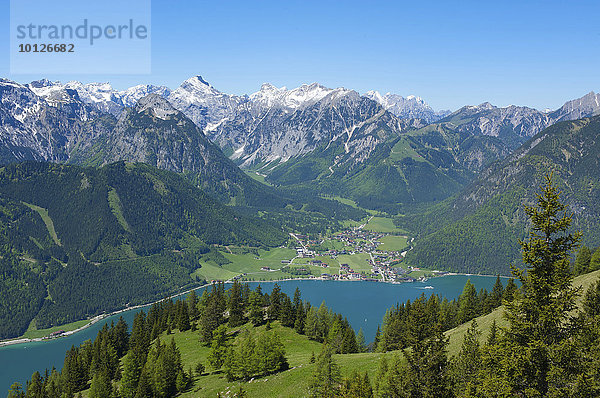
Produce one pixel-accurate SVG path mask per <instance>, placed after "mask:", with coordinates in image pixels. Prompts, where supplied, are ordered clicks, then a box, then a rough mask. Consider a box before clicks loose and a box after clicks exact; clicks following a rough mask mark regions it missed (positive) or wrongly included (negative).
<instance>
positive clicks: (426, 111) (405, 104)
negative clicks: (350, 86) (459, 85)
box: [365, 91, 451, 123]
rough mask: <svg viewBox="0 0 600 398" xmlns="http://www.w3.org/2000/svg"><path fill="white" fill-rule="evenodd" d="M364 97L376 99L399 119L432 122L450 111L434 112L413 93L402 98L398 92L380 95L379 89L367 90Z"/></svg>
mask: <svg viewBox="0 0 600 398" xmlns="http://www.w3.org/2000/svg"><path fill="white" fill-rule="evenodd" d="M365 97H367V98H370V99H372V100H373V101H376V102H377V103H379V104H380V105H381V106H383V107H384V108H385V109H386V110H388V111H390V112H391V113H393V114H394V115H396V116H398V117H399V118H401V119H423V120H424V121H426V122H427V123H432V122H435V121H437V120H439V119H441V118H443V117H445V116H448V115H449V114H450V113H451V112H450V111H447V110H443V111H438V112H436V111H434V110H433V109H432V108H431V107H430V106H429V104H427V103H426V102H425V101H424V100H423V99H422V98H421V97H416V96H414V95H409V96H408V97H406V98H404V97H402V96H400V95H398V94H392V93H387V94H385V95H381V94H380V93H379V91H367V92H366V93H365Z"/></svg>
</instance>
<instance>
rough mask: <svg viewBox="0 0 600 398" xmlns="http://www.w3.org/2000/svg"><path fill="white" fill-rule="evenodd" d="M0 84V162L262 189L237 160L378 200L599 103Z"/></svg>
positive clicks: (238, 191) (449, 183)
mask: <svg viewBox="0 0 600 398" xmlns="http://www.w3.org/2000/svg"><path fill="white" fill-rule="evenodd" d="M0 93H1V103H0V118H1V119H0V122H1V123H0V129H1V131H2V132H3V134H2V137H1V138H0V161H1V162H2V163H7V162H11V161H15V160H26V159H32V160H47V161H58V162H70V163H77V164H91V165H101V164H105V163H109V162H112V161H115V160H129V161H144V162H147V163H150V164H153V165H155V166H156V167H159V168H164V169H167V170H172V171H177V172H183V173H192V174H194V175H195V176H197V177H198V181H199V183H200V185H202V186H204V187H205V188H206V189H208V190H209V191H211V190H212V191H213V193H215V194H217V195H220V196H221V197H223V198H224V197H229V198H231V197H236V196H237V197H238V198H240V200H241V203H248V200H247V199H243V198H244V196H248V197H258V198H260V197H261V195H259V194H257V192H258V191H260V190H261V189H262V188H257V185H256V183H255V182H254V181H250V179H249V178H246V177H245V176H243V174H242V173H241V172H240V171H239V170H238V169H237V167H235V166H234V165H233V163H235V164H237V165H238V166H239V167H241V168H242V169H247V170H252V171H254V172H258V173H260V174H261V175H264V176H265V179H266V181H268V182H270V183H271V184H273V185H275V186H280V187H287V188H289V189H293V190H303V191H307V190H308V191H310V192H313V193H316V194H326V195H341V196H345V197H349V198H351V199H354V200H356V201H357V202H359V203H360V204H361V205H363V206H366V207H370V208H379V209H387V210H392V209H397V206H398V205H404V204H410V203H421V202H435V201H439V200H443V199H445V198H447V197H449V196H451V195H453V194H455V193H457V192H459V191H460V189H462V188H463V187H465V186H466V185H467V184H468V183H469V182H470V181H472V180H473V178H475V176H476V175H477V173H479V172H481V171H482V170H484V169H485V168H486V167H487V166H489V165H490V164H492V163H493V162H496V161H499V160H502V159H504V158H505V157H506V156H508V155H509V154H510V153H512V151H514V150H515V149H516V148H518V147H519V145H521V144H522V143H524V142H525V141H527V140H528V139H529V138H530V137H533V136H534V135H536V134H537V133H539V132H540V131H542V130H543V129H544V128H546V127H548V126H551V125H553V124H554V123H556V122H558V121H564V120H571V119H577V118H581V117H587V116H593V115H595V114H598V113H600V95H598V94H595V93H593V92H592V93H589V94H587V95H586V96H584V97H582V98H580V99H577V100H573V101H569V102H567V103H566V104H565V105H564V106H562V107H561V108H559V109H557V110H555V111H552V112H542V111H538V110H536V109H533V108H528V107H519V106H509V107H503V108H499V107H495V106H493V105H491V104H489V103H483V104H481V105H478V106H465V107H463V108H461V109H459V110H457V111H455V112H452V113H449V112H448V111H440V112H436V111H434V110H433V109H432V108H431V107H430V106H429V105H428V104H427V103H426V102H425V101H423V100H422V99H421V98H419V97H415V96H408V97H406V98H404V97H401V96H399V95H395V94H390V93H388V94H385V95H381V94H380V93H378V92H376V91H369V92H367V93H366V94H365V95H360V94H359V93H358V92H356V91H353V90H348V89H345V88H337V89H330V88H327V87H324V86H322V85H319V84H317V83H313V84H310V85H302V86H300V87H298V88H295V89H291V90H288V89H286V88H285V87H283V88H277V87H274V86H273V85H270V84H263V86H262V87H261V89H260V90H259V91H258V92H256V93H254V94H251V95H244V96H236V95H229V94H225V93H222V92H220V91H218V90H217V89H215V88H214V87H212V86H211V85H210V84H209V83H208V82H206V81H205V80H204V79H203V78H202V77H200V76H195V77H192V78H190V79H188V80H186V81H185V82H183V83H182V84H181V86H180V87H178V88H177V89H175V90H170V89H168V88H166V87H164V86H153V85H140V86H135V87H132V88H129V89H127V90H124V91H117V90H114V89H112V88H111V86H110V85H109V84H107V83H103V84H98V83H91V84H81V83H79V82H69V83H66V84H61V83H58V82H50V81H48V80H40V81H36V82H32V83H30V84H27V85H21V84H17V83H15V82H11V81H8V80H2V81H0ZM161 115H162V116H161ZM189 121H191V122H193V123H191V122H189ZM209 141H211V142H212V143H214V144H216V145H217V146H218V147H219V148H220V151H219V150H218V149H217V148H216V147H215V146H214V145H213V144H211V142H209ZM221 152H222V154H224V155H225V156H222V154H221ZM226 157H229V159H230V160H231V161H232V162H233V163H231V162H230V160H229V159H226ZM245 191H252V192H254V193H251V194H244V192H245Z"/></svg>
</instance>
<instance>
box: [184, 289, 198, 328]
mask: <svg viewBox="0 0 600 398" xmlns="http://www.w3.org/2000/svg"><path fill="white" fill-rule="evenodd" d="M186 301H187V305H188V313H189V315H190V321H195V320H197V319H198V295H197V294H196V291H195V290H192V291H191V292H190V294H189V295H188V296H187V299H186Z"/></svg>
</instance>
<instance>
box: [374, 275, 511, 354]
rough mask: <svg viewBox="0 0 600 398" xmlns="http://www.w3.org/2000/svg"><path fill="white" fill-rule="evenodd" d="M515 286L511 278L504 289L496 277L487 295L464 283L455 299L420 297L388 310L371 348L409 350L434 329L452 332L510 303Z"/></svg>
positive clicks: (429, 335) (468, 283) (434, 330)
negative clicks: (461, 325)
mask: <svg viewBox="0 0 600 398" xmlns="http://www.w3.org/2000/svg"><path fill="white" fill-rule="evenodd" d="M517 290H518V288H517V285H516V284H515V282H514V280H513V279H512V278H511V279H509V280H508V283H507V285H506V288H505V287H504V286H503V285H502V282H501V281H500V277H499V276H498V277H496V282H495V284H494V286H493V288H492V291H491V292H488V291H487V289H481V290H480V291H479V292H477V290H476V289H475V286H474V285H473V284H472V283H471V281H470V280H467V283H466V284H465V286H464V288H463V291H462V293H461V295H460V296H459V297H458V299H455V300H451V301H448V299H447V298H442V297H439V296H438V295H436V294H432V295H431V296H429V298H427V297H426V296H425V294H421V296H419V297H418V298H417V299H415V300H414V301H412V302H411V301H410V300H408V301H407V302H406V303H404V304H399V305H396V306H395V307H393V308H391V309H389V310H388V311H387V312H386V314H385V316H384V317H383V328H382V330H381V331H379V330H378V332H377V335H376V337H375V342H374V348H375V349H376V350H377V351H380V352H386V351H392V350H399V349H403V348H407V347H410V346H412V345H413V344H414V342H415V341H419V340H424V339H426V338H429V337H432V336H433V335H434V334H435V333H436V330H437V329H440V330H442V331H445V330H449V329H452V328H454V327H456V326H458V325H460V324H462V323H466V322H468V321H470V320H471V319H473V318H476V317H478V316H480V315H485V314H489V313H490V312H491V311H492V310H493V309H495V308H497V307H499V306H500V305H502V303H503V302H504V303H506V302H509V301H512V299H513V298H514V296H515V294H516V293H517Z"/></svg>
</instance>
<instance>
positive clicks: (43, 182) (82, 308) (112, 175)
mask: <svg viewBox="0 0 600 398" xmlns="http://www.w3.org/2000/svg"><path fill="white" fill-rule="evenodd" d="M44 218H45V219H44ZM0 221H1V223H0V245H1V246H0V247H1V248H2V249H1V250H2V253H3V255H2V261H0V263H1V264H2V270H3V275H4V278H3V279H2V282H1V283H2V285H1V287H2V289H1V290H0V296H1V297H2V298H3V300H2V303H3V304H2V305H1V307H0V308H1V310H2V312H1V313H0V318H1V319H2V320H3V322H2V323H1V324H0V325H1V329H0V337H1V338H6V337H14V336H18V335H20V334H21V333H23V332H24V331H25V329H27V327H28V325H29V323H30V321H31V320H32V319H34V318H35V320H36V324H37V327H38V328H44V327H48V326H52V325H57V324H62V323H66V322H71V321H74V320H77V319H82V318H85V317H89V316H93V315H97V314H99V313H101V312H104V311H110V310H113V309H117V308H122V307H124V306H126V305H134V304H140V303H144V302H148V301H150V300H152V299H156V298H160V297H164V296H165V295H167V294H169V293H172V292H175V291H176V290H178V289H179V288H182V287H185V286H190V285H193V284H194V283H198V282H200V281H195V280H192V278H190V276H189V275H190V273H191V272H192V271H194V270H195V269H196V268H198V267H199V265H198V260H199V259H200V258H201V257H202V256H205V255H210V253H211V252H212V251H213V249H212V245H214V244H235V245H250V246H256V247H269V246H277V245H281V244H283V243H285V242H286V240H287V235H286V234H285V233H284V232H283V231H282V230H281V229H278V228H276V227H274V226H272V225H271V224H270V223H268V222H267V221H263V220H261V219H257V218H255V217H251V216H244V215H241V214H238V213H235V212H234V211H233V210H232V209H230V208H227V207H226V206H223V205H222V204H220V203H219V202H217V201H215V200H214V199H212V198H210V197H209V196H207V195H205V194H204V193H203V192H202V191H201V190H199V189H197V188H196V187H194V186H193V185H192V184H191V183H190V182H189V181H188V180H187V179H185V178H184V177H181V176H179V175H177V174H175V173H171V172H166V171H160V170H157V169H154V168H152V167H150V166H147V165H144V164H135V165H133V164H125V163H123V162H120V163H115V164H111V165H108V166H105V167H102V168H100V169H95V168H81V167H75V166H66V165H55V164H49V163H23V164H16V165H10V166H6V167H4V168H3V169H1V170H0ZM8 303H14V304H11V305H9V304H8Z"/></svg>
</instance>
